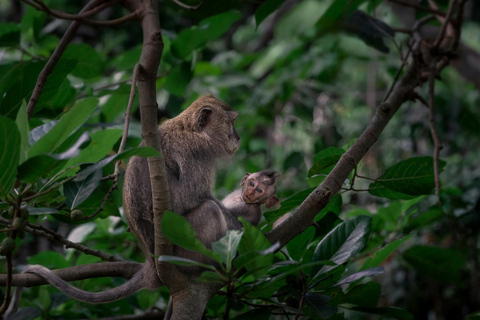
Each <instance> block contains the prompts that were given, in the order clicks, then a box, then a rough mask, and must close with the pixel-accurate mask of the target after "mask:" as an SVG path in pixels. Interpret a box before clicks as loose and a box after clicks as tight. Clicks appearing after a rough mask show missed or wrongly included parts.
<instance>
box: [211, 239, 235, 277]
mask: <svg viewBox="0 0 480 320" xmlns="http://www.w3.org/2000/svg"><path fill="white" fill-rule="evenodd" d="M241 239H242V232H241V231H237V230H228V231H227V234H226V235H225V236H224V237H222V238H221V239H220V240H218V241H216V242H213V243H212V251H213V252H215V253H218V254H219V255H220V256H221V257H222V262H223V263H224V264H225V265H226V266H227V272H229V271H230V270H231V268H232V261H233V259H234V258H235V256H236V255H237V249H238V245H239V243H240V240H241Z"/></svg>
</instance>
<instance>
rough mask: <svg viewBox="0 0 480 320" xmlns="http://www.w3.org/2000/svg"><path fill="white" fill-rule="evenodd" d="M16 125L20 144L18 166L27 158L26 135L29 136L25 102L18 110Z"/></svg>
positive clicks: (28, 146)
mask: <svg viewBox="0 0 480 320" xmlns="http://www.w3.org/2000/svg"><path fill="white" fill-rule="evenodd" d="M15 123H16V124H17V128H18V131H19V132H20V137H21V143H20V159H19V164H20V163H23V162H25V160H27V157H28V150H29V149H30V145H29V144H28V135H29V133H28V132H29V126H28V116H27V104H26V103H25V101H23V102H22V106H21V107H20V110H18V114H17V118H16V119H15Z"/></svg>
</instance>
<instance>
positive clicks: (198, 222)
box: [174, 200, 227, 272]
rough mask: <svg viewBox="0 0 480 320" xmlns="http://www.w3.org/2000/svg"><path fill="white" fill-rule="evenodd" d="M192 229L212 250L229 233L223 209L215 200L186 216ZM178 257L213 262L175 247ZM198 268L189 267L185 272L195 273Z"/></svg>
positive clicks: (206, 202) (198, 254)
mask: <svg viewBox="0 0 480 320" xmlns="http://www.w3.org/2000/svg"><path fill="white" fill-rule="evenodd" d="M185 218H186V219H187V220H188V221H189V222H190V224H191V225H192V228H193V229H194V230H195V232H196V233H197V237H198V239H200V241H201V242H202V243H203V244H204V245H205V246H206V247H207V248H211V244H212V242H215V241H217V240H219V239H220V238H221V237H223V236H224V235H225V234H226V233H227V223H226V221H225V218H224V215H223V212H222V209H221V208H220V207H219V205H218V204H217V203H216V202H215V201H214V200H207V201H205V202H203V203H202V204H200V205H199V206H197V207H196V208H195V209H193V210H191V211H190V212H188V213H187V214H186V215H185ZM174 254H175V255H176V256H179V257H182V258H187V259H191V260H195V261H198V262H202V263H207V264H212V263H213V261H212V260H211V259H209V258H207V257H205V256H204V255H202V254H201V253H198V252H193V251H189V250H186V249H183V248H180V247H174ZM197 269H198V268H192V267H187V268H185V270H191V271H192V272H195V271H196V270H197Z"/></svg>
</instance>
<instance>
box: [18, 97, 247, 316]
mask: <svg viewBox="0 0 480 320" xmlns="http://www.w3.org/2000/svg"><path fill="white" fill-rule="evenodd" d="M237 115H238V113H237V112H236V111H234V110H233V109H232V108H230V107H229V106H228V105H226V104H225V103H223V102H222V101H220V100H218V99H217V98H215V97H214V96H212V95H206V96H202V97H200V98H199V99H197V100H196V101H194V102H193V103H192V104H191V105H190V106H189V107H188V108H187V109H186V110H185V111H183V112H182V113H181V114H180V115H178V116H177V117H175V118H173V119H170V120H167V121H166V122H165V123H163V124H162V125H161V126H160V128H159V133H160V136H161V141H162V149H163V153H164V155H165V162H166V167H167V179H168V184H169V187H170V194H171V203H172V209H173V211H174V212H176V213H178V214H181V215H183V216H185V217H186V218H187V219H188V220H189V221H190V223H191V224H192V226H193V228H194V229H195V230H196V232H197V236H198V237H199V239H200V240H201V241H202V242H203V243H204V244H206V245H207V246H209V245H210V243H212V242H214V241H217V240H218V239H220V238H221V237H222V236H224V235H225V234H226V231H227V229H241V227H242V225H241V223H240V222H239V221H238V220H237V218H235V217H234V216H232V215H231V214H230V213H229V212H228V210H227V209H226V208H225V207H224V205H223V204H222V203H221V202H220V201H219V200H217V199H216V198H215V197H214V196H213V195H212V191H211V190H212V184H213V179H214V169H215V162H216V160H217V159H218V158H221V157H228V156H233V154H234V153H235V152H236V151H237V150H238V147H239V146H240V137H239V136H238V133H237V131H236V130H235V127H234V125H233V124H234V121H235V119H236V118H237ZM123 207H124V211H125V216H126V218H127V221H128V223H129V226H130V228H131V230H132V231H133V232H134V233H135V235H136V236H137V238H138V239H139V240H140V242H141V244H142V249H143V251H144V253H145V264H144V266H143V268H142V269H141V270H140V271H139V272H138V273H136V274H135V275H134V276H133V277H132V278H131V279H130V280H129V281H127V282H126V283H124V284H123V285H121V286H119V287H117V288H113V289H110V290H107V291H103V292H95V293H93V292H86V291H83V290H80V289H77V288H75V287H73V286H71V285H70V284H68V283H67V282H66V281H64V280H62V279H61V278H59V277H58V276H56V275H55V274H54V273H53V272H51V271H50V270H49V269H47V268H45V267H42V266H30V267H29V268H27V269H26V270H25V272H28V273H34V274H37V275H39V276H41V277H43V278H45V279H46V280H47V281H48V282H49V283H50V284H52V285H54V286H55V287H57V288H58V289H59V290H60V291H62V292H64V293H65V294H67V295H69V296H70V297H72V298H74V299H77V300H81V301H85V302H89V303H106V302H111V301H114V300H118V299H121V298H124V297H127V296H129V295H130V294H132V293H134V292H135V291H137V290H139V289H141V288H145V287H146V288H158V287H160V286H161V283H160V280H159V279H158V276H157V273H156V270H155V261H154V257H153V255H152V254H153V252H154V243H153V241H154V235H153V233H154V232H153V208H152V192H151V187H150V175H149V170H148V163H147V159H144V158H139V157H133V158H132V159H131V160H130V163H129V165H128V167H127V172H126V174H125V184H124V188H123ZM176 253H177V254H179V255H181V256H183V257H186V258H190V259H196V256H195V253H192V252H191V251H187V250H183V249H181V248H176ZM199 259H200V260H201V259H205V258H204V257H203V256H201V257H200V258H199ZM16 300H19V299H16ZM12 305H15V306H13V308H11V309H14V310H16V307H18V301H17V303H14V304H12ZM13 312H14V311H13ZM9 314H11V311H10V312H9Z"/></svg>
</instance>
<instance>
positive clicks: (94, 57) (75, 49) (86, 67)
mask: <svg viewBox="0 0 480 320" xmlns="http://www.w3.org/2000/svg"><path fill="white" fill-rule="evenodd" d="M62 59H71V60H76V61H78V63H77V65H76V67H75V69H73V71H72V74H73V75H74V76H77V77H79V78H85V79H88V78H93V77H96V76H98V75H100V74H101V72H102V68H103V64H104V63H103V61H102V58H101V57H100V55H99V54H98V52H97V50H95V49H93V48H92V47H90V46H89V45H88V44H85V43H71V44H69V45H68V47H67V48H66V49H65V52H64V53H63V55H62Z"/></svg>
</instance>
